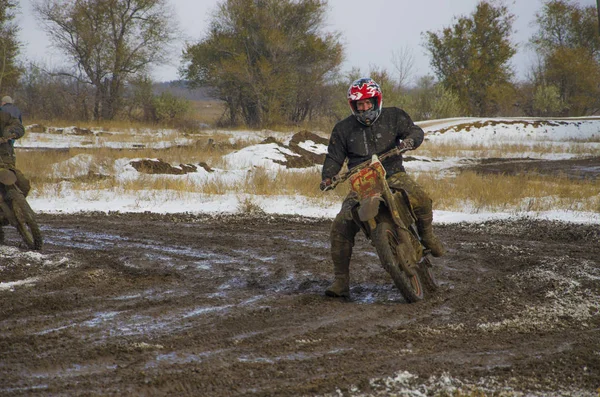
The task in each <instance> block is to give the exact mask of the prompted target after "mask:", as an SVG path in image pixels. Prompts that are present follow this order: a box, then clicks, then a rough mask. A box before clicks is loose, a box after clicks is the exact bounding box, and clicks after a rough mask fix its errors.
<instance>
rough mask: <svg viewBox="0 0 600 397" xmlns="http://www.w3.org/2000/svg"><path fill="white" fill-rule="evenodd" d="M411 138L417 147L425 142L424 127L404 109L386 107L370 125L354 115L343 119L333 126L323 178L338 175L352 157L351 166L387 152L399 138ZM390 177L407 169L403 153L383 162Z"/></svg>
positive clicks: (349, 163)
mask: <svg viewBox="0 0 600 397" xmlns="http://www.w3.org/2000/svg"><path fill="white" fill-rule="evenodd" d="M406 138H411V139H413V141H414V146H415V148H417V147H419V145H421V143H423V130H422V129H421V127H419V126H417V125H415V123H413V121H412V120H411V118H410V116H409V115H408V114H407V113H406V112H405V111H404V110H402V109H399V108H396V107H392V108H383V109H382V111H381V115H380V116H379V118H378V119H377V120H376V121H375V123H373V124H372V125H371V126H369V127H367V126H365V125H363V124H361V123H359V122H358V120H356V118H355V117H354V115H352V116H350V117H348V118H346V119H344V120H342V121H340V122H339V123H337V124H336V125H335V127H333V132H332V133H331V138H329V147H328V148H327V156H326V157H325V162H324V163H323V171H322V178H323V179H325V178H331V177H333V176H335V175H336V174H337V173H338V172H339V171H340V169H341V168H342V165H343V163H344V160H345V159H346V157H347V158H348V168H352V167H354V166H356V165H358V164H360V163H362V162H363V161H366V160H369V159H371V156H372V155H373V154H381V153H384V152H386V151H388V150H390V149H392V148H393V147H394V145H396V143H397V142H398V141H399V140H404V139H406ZM383 166H384V168H385V170H386V172H387V175H388V176H391V175H393V174H395V173H397V172H401V171H404V166H403V165H402V156H393V157H390V158H387V159H385V160H384V161H383Z"/></svg>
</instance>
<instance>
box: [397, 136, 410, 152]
mask: <svg viewBox="0 0 600 397" xmlns="http://www.w3.org/2000/svg"><path fill="white" fill-rule="evenodd" d="M396 146H397V147H398V149H400V150H413V149H414V148H415V141H413V140H412V139H411V138H406V139H405V140H403V141H399V142H398V144H397V145H396Z"/></svg>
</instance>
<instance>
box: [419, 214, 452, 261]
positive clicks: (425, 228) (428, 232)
mask: <svg viewBox="0 0 600 397" xmlns="http://www.w3.org/2000/svg"><path fill="white" fill-rule="evenodd" d="M432 222H433V215H429V216H425V217H423V218H421V219H419V222H418V224H417V226H418V229H419V234H420V235H421V240H422V242H423V245H424V246H425V248H429V250H430V251H431V255H433V256H435V257H439V256H442V255H444V254H445V253H446V250H445V249H444V246H443V245H442V242H441V241H440V240H438V238H437V236H436V235H435V234H433V227H432V226H431V223H432Z"/></svg>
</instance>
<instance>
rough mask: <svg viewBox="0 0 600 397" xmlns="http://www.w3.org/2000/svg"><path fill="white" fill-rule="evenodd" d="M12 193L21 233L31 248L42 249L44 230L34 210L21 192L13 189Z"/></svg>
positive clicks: (12, 201) (13, 206)
mask: <svg viewBox="0 0 600 397" xmlns="http://www.w3.org/2000/svg"><path fill="white" fill-rule="evenodd" d="M11 193H12V194H11V205H12V210H13V213H14V214H15V218H17V230H18V231H19V234H20V235H21V237H22V238H23V241H24V242H25V244H26V245H27V246H28V247H29V248H30V249H33V250H39V249H42V244H43V239H42V232H41V231H40V227H39V225H38V224H37V222H36V220H35V214H34V212H33V210H32V209H31V207H30V206H29V204H28V203H27V200H25V197H24V196H23V194H22V193H21V192H15V191H13V192H11Z"/></svg>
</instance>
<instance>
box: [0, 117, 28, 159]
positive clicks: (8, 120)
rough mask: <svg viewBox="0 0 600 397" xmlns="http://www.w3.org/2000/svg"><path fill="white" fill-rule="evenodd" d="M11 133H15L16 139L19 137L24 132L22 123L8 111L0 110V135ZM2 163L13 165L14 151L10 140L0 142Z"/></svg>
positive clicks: (5, 135)
mask: <svg viewBox="0 0 600 397" xmlns="http://www.w3.org/2000/svg"><path fill="white" fill-rule="evenodd" d="M12 134H15V135H16V139H19V138H21V137H22V136H23V134H25V130H24V129H23V124H21V122H20V121H19V119H17V118H14V117H13V116H11V114H10V113H8V112H6V111H2V110H0V137H7V136H10V135H12ZM2 163H4V164H9V165H13V166H14V165H15V151H14V149H13V147H12V145H11V143H10V142H4V143H0V164H2Z"/></svg>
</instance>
